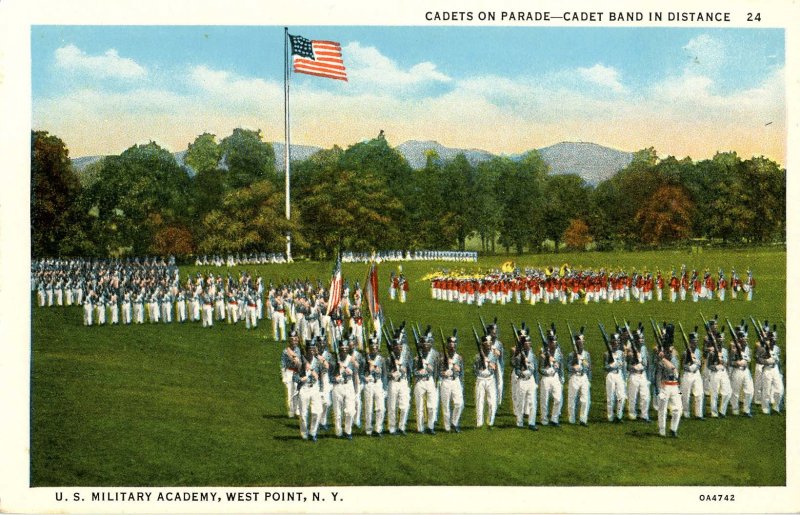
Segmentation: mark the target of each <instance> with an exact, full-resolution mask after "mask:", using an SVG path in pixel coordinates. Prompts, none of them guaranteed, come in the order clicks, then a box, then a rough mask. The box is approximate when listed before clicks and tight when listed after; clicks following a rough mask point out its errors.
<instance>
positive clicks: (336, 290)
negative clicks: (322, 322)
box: [325, 254, 342, 315]
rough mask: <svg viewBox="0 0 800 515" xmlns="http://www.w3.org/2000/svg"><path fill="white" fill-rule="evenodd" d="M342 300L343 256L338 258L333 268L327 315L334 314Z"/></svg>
mask: <svg viewBox="0 0 800 515" xmlns="http://www.w3.org/2000/svg"><path fill="white" fill-rule="evenodd" d="M341 300H342V255H341V254H339V255H337V256H336V265H335V266H334V267H333V277H331V289H330V292H329V293H328V311H327V312H326V313H325V314H326V315H330V314H331V313H333V312H334V311H335V310H336V308H338V307H339V302H340V301H341Z"/></svg>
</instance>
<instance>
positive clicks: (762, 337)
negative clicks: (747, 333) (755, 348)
mask: <svg viewBox="0 0 800 515" xmlns="http://www.w3.org/2000/svg"><path fill="white" fill-rule="evenodd" d="M750 321H751V322H752V323H753V327H755V328H756V334H757V335H758V341H759V342H761V347H762V348H763V349H764V352H766V359H769V358H770V357H772V353H771V352H770V343H769V336H768V335H767V333H766V332H765V331H763V330H762V328H763V327H764V326H763V325H761V324H759V323H757V321H756V320H755V319H754V318H753V315H750ZM766 326H767V329H769V323H767V324H766Z"/></svg>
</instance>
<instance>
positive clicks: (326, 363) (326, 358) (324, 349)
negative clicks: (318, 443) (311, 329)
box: [312, 336, 334, 431]
mask: <svg viewBox="0 0 800 515" xmlns="http://www.w3.org/2000/svg"><path fill="white" fill-rule="evenodd" d="M312 339H316V340H317V351H318V354H317V359H318V360H319V361H320V365H321V367H322V380H321V384H320V390H321V392H320V399H321V401H322V414H321V415H320V427H321V428H322V430H323V431H327V430H328V412H329V411H330V407H331V405H333V383H332V381H331V374H332V373H333V362H334V357H333V354H331V351H330V350H328V345H327V344H326V343H325V338H324V336H319V337H314V338H312ZM320 349H321V352H319V351H320Z"/></svg>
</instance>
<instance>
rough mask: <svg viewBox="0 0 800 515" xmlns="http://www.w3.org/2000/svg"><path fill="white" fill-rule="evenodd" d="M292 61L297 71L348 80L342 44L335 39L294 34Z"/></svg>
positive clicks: (290, 36)
mask: <svg viewBox="0 0 800 515" xmlns="http://www.w3.org/2000/svg"><path fill="white" fill-rule="evenodd" d="M289 41H291V43H292V61H293V63H294V71H295V73H307V74H308V75H316V76H317V77H326V78H328V79H337V80H343V81H345V82H346V81H347V71H346V70H345V67H344V61H342V46H341V45H340V44H339V43H337V42H335V41H318V40H313V41H312V40H309V39H306V38H304V37H303V36H292V35H291V34H289Z"/></svg>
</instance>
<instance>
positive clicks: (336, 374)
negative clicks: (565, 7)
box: [281, 317, 784, 441]
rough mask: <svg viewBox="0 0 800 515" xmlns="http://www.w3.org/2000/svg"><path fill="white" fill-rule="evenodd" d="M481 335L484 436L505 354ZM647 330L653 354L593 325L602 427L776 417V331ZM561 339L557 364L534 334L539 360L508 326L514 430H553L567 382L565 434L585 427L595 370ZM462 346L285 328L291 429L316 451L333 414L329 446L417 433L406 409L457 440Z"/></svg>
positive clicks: (551, 332) (638, 342)
mask: <svg viewBox="0 0 800 515" xmlns="http://www.w3.org/2000/svg"><path fill="white" fill-rule="evenodd" d="M615 322H616V320H615ZM481 325H482V326H483V331H482V334H480V335H479V332H478V331H477V330H475V328H473V335H470V336H471V337H470V338H469V340H473V339H474V342H473V343H474V345H475V347H474V348H473V349H474V351H475V352H474V354H473V356H474V357H473V359H472V377H473V378H474V394H475V395H474V399H475V412H476V420H475V425H476V427H477V428H481V427H483V426H484V425H485V426H487V427H488V428H489V429H491V428H492V427H493V426H494V425H495V419H496V415H497V407H498V405H499V404H500V403H501V401H502V398H503V383H502V382H501V381H500V379H501V378H503V376H504V371H503V370H504V369H503V365H504V364H505V363H506V359H505V358H506V356H504V354H505V352H506V348H505V346H504V345H503V343H502V342H501V340H500V337H499V333H500V331H499V327H498V324H497V320H496V319H495V320H494V322H493V323H491V324H484V322H483V320H482V319H481ZM537 325H538V324H537ZM649 326H650V328H651V329H652V333H651V334H652V337H653V342H652V345H651V346H649V347H648V344H647V342H646V339H647V338H646V333H647V331H646V330H645V326H644V325H643V324H642V323H641V322H640V323H639V324H638V326H637V327H636V328H635V329H631V327H630V326H629V324H628V322H627V321H623V323H622V324H619V323H616V324H615V331H614V332H613V333H611V334H608V333H607V332H606V330H605V327H604V326H603V324H602V323H598V327H599V329H600V334H601V336H602V338H603V340H604V343H605V345H606V352H605V353H604V354H603V372H604V373H605V385H606V392H605V395H606V417H607V420H608V422H609V423H614V424H622V423H625V418H626V417H625V407H626V405H627V419H628V420H629V421H636V420H638V421H641V422H650V420H651V419H650V413H651V409H653V410H654V411H655V412H656V418H657V421H658V433H659V435H661V436H667V435H668V434H669V436H671V437H677V436H678V428H679V425H680V420H681V418H692V417H694V418H695V419H698V420H705V413H706V411H705V408H706V406H705V404H706V402H708V410H709V416H710V417H711V418H717V417H725V416H726V415H727V414H728V410H729V409H730V412H731V413H732V414H733V415H741V416H746V417H752V404H753V403H754V402H755V403H756V404H758V405H759V406H760V408H761V411H762V412H763V414H765V415H769V414H770V413H772V412H776V413H781V411H782V409H783V406H782V405H783V393H784V387H783V376H782V373H781V369H780V347H778V345H777V326H776V325H772V326H770V325H769V323H768V322H766V321H765V322H763V323H762V322H758V321H756V320H755V319H752V318H751V320H750V322H748V321H745V320H741V322H739V323H738V324H736V325H735V326H734V325H733V324H732V323H731V322H730V321H729V320H727V319H726V320H725V323H724V324H723V323H722V322H721V321H720V319H719V318H718V317H714V318H713V319H711V320H708V321H706V320H705V319H704V321H703V331H701V330H699V326H695V327H694V330H693V331H691V332H689V333H688V334H687V333H686V331H685V329H684V328H683V326H682V324H680V323H679V324H678V327H677V328H676V327H675V325H673V324H670V323H666V322H661V323H656V322H655V321H653V320H650V321H649ZM409 327H410V331H409ZM568 327H569V335H568V336H567V339H568V341H569V346H568V349H569V353H568V355H567V356H566V357H565V352H564V351H562V346H561V344H560V342H559V334H558V331H557V328H556V326H555V324H551V326H550V327H549V328H547V330H546V331H545V330H543V328H542V327H541V325H538V328H537V329H538V331H536V332H538V337H537V338H536V339H537V340H541V346H539V345H537V346H536V348H535V347H534V344H533V338H532V335H531V328H529V327H526V326H525V323H524V322H523V323H522V325H521V327H520V328H519V329H518V328H517V327H516V326H515V325H514V324H511V329H512V332H513V336H512V341H513V343H512V345H511V347H510V354H511V356H510V359H508V360H507V363H508V364H509V365H510V367H509V368H510V372H509V374H508V375H509V376H510V385H511V386H510V391H511V401H512V403H511V404H512V409H513V416H514V419H515V423H516V426H517V427H518V428H523V429H529V430H532V431H537V430H538V429H539V427H541V426H548V427H555V428H558V427H560V424H561V421H560V418H561V413H562V406H563V403H564V399H563V395H564V383H565V382H566V383H567V389H566V396H567V398H566V405H567V420H568V422H569V424H571V425H580V426H584V427H586V426H588V424H589V407H590V405H591V382H592V359H591V356H590V354H589V352H588V351H587V350H586V333H585V328H584V327H581V328H580V330H579V331H578V332H577V333H574V332H573V330H572V327H571V326H568ZM409 333H410V334H409ZM703 333H704V334H703ZM751 333H755V337H754V338H753V340H754V345H753V346H752V347H751V340H750V337H751ZM726 338H727V339H728V342H727V343H726ZM461 340H463V338H461V337H459V335H458V332H457V330H453V331H452V333H450V334H448V335H447V336H445V334H444V332H443V331H441V330H440V331H439V335H435V334H434V332H433V330H432V329H431V328H430V326H429V327H427V328H426V329H424V330H423V329H422V328H421V327H420V326H418V325H410V326H406V324H405V323H403V324H402V325H401V326H400V327H399V328H397V329H394V328H391V329H389V328H383V330H382V331H380V332H373V333H372V334H369V335H368V337H367V338H366V343H365V346H364V347H362V346H361V345H360V344H359V342H358V340H357V339H356V338H355V336H354V334H352V333H351V332H348V331H345V332H343V333H342V334H341V336H340V337H339V336H336V337H334V336H333V335H331V334H328V333H326V331H324V330H323V331H321V333H320V334H319V335H316V336H313V337H312V338H310V339H305V340H304V339H303V338H302V337H301V333H300V332H299V331H298V330H297V328H296V327H294V326H293V327H292V328H291V329H290V333H289V339H288V342H287V345H286V348H285V350H284V351H283V354H282V357H281V367H282V372H283V382H284V384H285V385H286V392H287V406H288V415H289V416H290V417H299V419H300V434H301V436H302V438H303V439H309V440H313V441H316V439H317V435H318V430H320V429H321V430H322V431H327V430H328V415H329V411H331V410H330V408H332V413H330V417H331V418H332V419H333V428H334V434H335V435H336V436H337V437H340V438H347V439H352V437H353V427H354V426H355V427H356V428H358V429H362V428H363V431H364V433H366V435H368V436H375V437H381V436H382V435H383V434H384V433H385V432H388V434H389V435H406V434H407V431H409V430H413V429H414V427H413V426H412V427H411V428H409V427H408V423H409V414H410V412H411V401H412V398H413V401H414V407H415V410H414V413H415V422H416V427H415V429H416V431H417V433H420V434H425V433H427V434H435V433H436V430H437V429H441V430H444V431H445V432H448V433H450V432H454V433H458V432H460V431H461V428H462V425H461V414H462V412H463V408H464V388H465V386H466V382H467V375H465V373H464V371H465V364H466V361H465V359H464V357H463V356H462V354H460V350H461V347H463V345H464V342H463V341H461ZM382 342H383V343H386V346H387V347H388V349H386V352H384V351H382V349H381V347H382ZM437 347H438V348H437ZM361 348H364V349H365V352H364V353H362V352H361V350H360V349H361ZM651 402H652V408H651ZM537 407H538V412H537ZM537 416H538V424H537ZM384 422H385V423H386V424H385V425H384ZM668 426H669V427H668Z"/></svg>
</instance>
